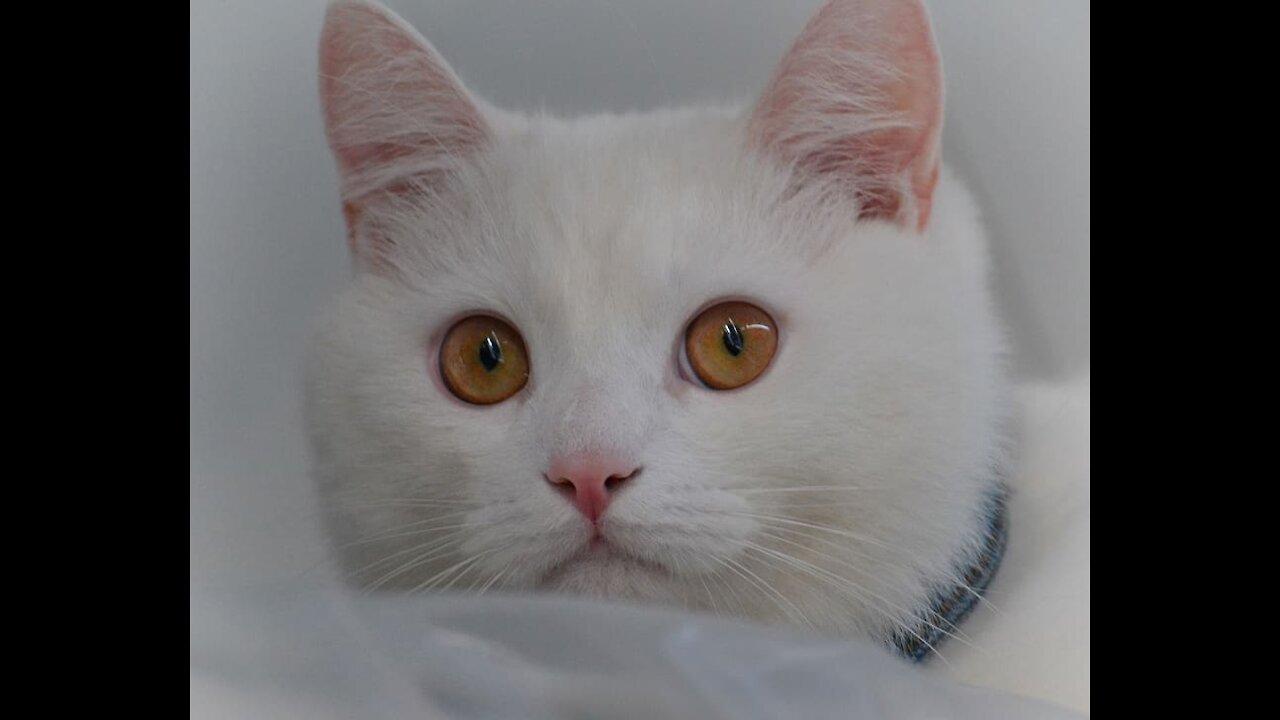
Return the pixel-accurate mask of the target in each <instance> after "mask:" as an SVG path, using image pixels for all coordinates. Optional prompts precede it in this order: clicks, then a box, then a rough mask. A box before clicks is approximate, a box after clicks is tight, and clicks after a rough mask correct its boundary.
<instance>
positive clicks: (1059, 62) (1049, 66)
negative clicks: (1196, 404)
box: [191, 0, 1089, 590]
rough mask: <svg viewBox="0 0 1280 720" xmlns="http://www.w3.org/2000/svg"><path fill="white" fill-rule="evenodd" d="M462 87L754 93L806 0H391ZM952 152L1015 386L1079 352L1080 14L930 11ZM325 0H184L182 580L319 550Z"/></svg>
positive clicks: (1046, 7) (963, 6) (1085, 42)
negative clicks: (1010, 349) (982, 213)
mask: <svg viewBox="0 0 1280 720" xmlns="http://www.w3.org/2000/svg"><path fill="white" fill-rule="evenodd" d="M387 4H388V5H389V6H390V7H392V8H393V9H395V10H396V11H397V12H399V13H400V14H402V15H403V16H404V17H406V18H407V19H408V20H409V21H410V22H411V23H413V24H414V25H415V26H416V27H418V28H419V30H421V31H422V32H423V34H424V35H425V36H426V37H427V38H428V39H430V40H431V41H432V42H433V43H434V44H435V45H436V47H437V48H438V49H439V50H440V51H441V53H442V54H443V55H444V56H445V57H446V58H447V59H448V61H449V62H450V63H451V64H453V66H454V67H455V69H456V70H457V71H458V73H459V75H460V76H461V77H462V78H463V80H464V81H465V82H466V83H467V84H468V86H469V87H470V88H471V89H472V90H473V91H475V92H476V93H477V94H480V95H482V96H484V97H486V98H487V99H489V100H491V101H493V102H496V103H498V104H500V105H505V106H508V107H511V108H514V109H535V108H540V107H545V108H546V109H548V110H550V111H552V112H555V113H560V114H571V113H577V112H588V111H593V110H630V109H646V108H652V107H654V106H657V105H672V104H683V103H687V102H694V101H698V100H716V101H719V100H726V99H743V100H747V99H749V98H750V97H751V96H753V95H754V93H755V92H756V91H757V90H758V89H759V88H760V87H761V86H762V85H763V83H764V82H765V80H766V79H767V77H768V75H769V73H770V71H771V70H772V67H773V64H774V63H775V62H776V61H777V59H778V58H779V57H780V56H781V54H782V52H783V51H784V50H785V48H786V46H787V45H788V44H789V42H790V41H791V39H792V38H793V36H794V35H795V34H796V33H797V32H798V31H799V29H800V28H801V27H802V26H803V24H804V22H805V20H806V19H807V17H808V16H809V14H810V13H811V12H812V11H813V10H814V9H815V8H816V6H817V4H818V2H817V0H797V1H796V2H782V1H779V0H772V1H766V0H646V1H644V2H624V1H623V0H540V1H539V2H501V1H500V0H391V1H390V2H388V3H387ZM929 4H930V8H931V12H932V17H933V20H934V26H935V32H936V34H937V36H938V39H939V43H940V45H941V47H942V57H943V62H944V67H945V70H946V75H947V86H948V97H947V108H946V112H947V120H946V122H947V126H946V133H945V136H944V144H943V149H944V157H945V158H946V159H947V160H948V161H949V162H950V163H951V164H953V165H955V166H957V168H958V169H960V171H961V172H962V174H963V175H965V176H966V178H967V179H968V180H969V182H970V184H971V185H972V186H973V189H974V190H975V191H976V193H977V194H978V196H979V198H980V200H981V201H982V202H983V204H984V207H985V209H986V213H987V220H988V224H989V227H990V229H991V234H992V241H993V253H994V264H995V267H996V271H997V274H996V278H995V285H996V291H997V294H998V298H999V301H1000V306H1001V311H1002V313H1003V315H1004V317H1005V319H1006V321H1007V324H1008V325H1009V326H1010V331H1011V335H1012V338H1013V341H1014V345H1015V349H1016V356H1015V362H1016V368H1015V369H1016V372H1017V373H1018V375H1019V376H1020V377H1022V378H1027V379H1035V380H1044V381H1057V380H1065V379H1068V378H1072V377H1078V376H1083V375H1087V373H1088V365H1089V5H1088V2H1087V1H1086V0H1079V1H1072V0H932V2H930V3H929ZM323 11H324V2H323V0H270V1H265V2H264V1H263V0H222V1H218V2H215V1H214V0H193V2H192V6H191V563H192V575H191V577H192V588H193V590H195V589H197V588H200V587H211V586H227V585H239V586H243V585H246V584H261V583H275V582H280V581H282V580H283V581H288V580H292V579H295V578H297V577H299V576H300V575H302V574H304V572H306V571H307V570H308V569H309V568H311V567H312V566H313V565H314V563H315V562H316V561H318V560H319V559H320V558H321V553H320V550H319V548H320V544H319V536H318V534H317V533H316V531H315V529H314V527H313V525H312V524H311V521H312V519H313V515H314V513H313V511H312V509H311V506H310V486H309V483H308V481H307V477H306V470H307V448H306V442H305V436H304V434H303V431H302V422H301V413H300V408H301V376H300V373H299V367H300V363H301V360H302V358H303V356H304V351H305V345H306V340H307V337H308V334H309V327H310V323H311V322H312V321H313V319H314V318H315V317H316V314H317V312H318V310H319V309H320V308H321V307H323V304H324V303H325V302H326V301H327V300H328V299H329V298H331V297H332V296H333V295H334V294H335V293H336V292H337V291H338V290H339V288H340V287H341V286H342V284H343V282H344V281H345V279H346V277H347V274H348V272H349V266H348V259H347V256H346V246H345V241H344V234H343V226H342V218H341V215H340V212H339V207H338V189H337V177H336V174H335V172H334V168H333V165H332V161H331V159H330V157H329V155H328V150H327V148H326V146H325V141H324V134H323V129H322V126H321V122H320V113H319V103H318V99H317V95H316V88H317V83H316V76H315V73H316V56H317V42H318V38H319V32H320V26H321V21H322V18H323Z"/></svg>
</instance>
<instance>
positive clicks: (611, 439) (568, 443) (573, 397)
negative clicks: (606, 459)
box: [547, 377, 648, 458]
mask: <svg viewBox="0 0 1280 720" xmlns="http://www.w3.org/2000/svg"><path fill="white" fill-rule="evenodd" d="M564 394H565V396H564V397H562V398H560V402H557V403H555V404H554V406H553V408H552V410H551V413H550V415H551V417H548V418H547V421H548V422H547V426H548V430H549V431H550V432H549V433H548V435H549V437H548V438H547V439H548V441H549V442H548V446H549V448H550V450H551V452H552V455H554V456H557V457H570V456H580V455H584V454H586V455H596V454H602V453H603V454H608V455H613V456H617V457H619V458H628V457H631V456H633V455H635V453H636V452H637V451H638V450H639V445H640V443H641V442H642V440H643V437H644V435H645V425H646V424H647V420H648V407H647V403H645V402H643V394H642V393H640V392H637V388H635V387H634V385H633V383H628V382H626V381H625V380H623V379H621V378H619V379H615V380H613V381H610V380H609V379H605V378H600V377H588V378H581V379H579V380H578V381H577V382H572V383H568V384H567V386H566V387H565V388H564Z"/></svg>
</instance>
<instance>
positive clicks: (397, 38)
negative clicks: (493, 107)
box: [320, 0, 492, 256]
mask: <svg viewBox="0 0 1280 720" xmlns="http://www.w3.org/2000/svg"><path fill="white" fill-rule="evenodd" d="M320 99H321V104H322V105H323V108H324V121H325V130H326V132H327V134H328V138H329V147H330V148H331V149H332V150H333V155H334V158H335V159H336V160H337V163H338V171H339V173H340V175H341V179H342V208H343V214H344V215H345V217H346V220H347V230H348V237H349V240H350V243H351V248H352V252H353V253H355V254H356V255H357V256H361V255H364V254H366V253H368V252H369V251H370V250H372V248H363V247H361V244H362V241H361V239H360V237H359V233H358V229H359V227H360V221H361V218H362V217H363V215H364V214H365V213H366V212H367V211H368V209H369V208H370V207H372V206H374V205H376V204H377V203H379V202H381V201H385V200H387V199H390V198H393V197H394V196H395V195H396V194H397V193H399V192H402V191H403V190H404V188H405V187H407V183H409V182H422V181H425V182H428V183H429V182H432V181H435V180H438V179H440V178H441V177H442V176H443V175H446V174H447V173H449V172H450V171H451V170H452V169H453V168H455V167H456V164H457V163H458V162H460V161H464V160H465V158H466V157H467V156H468V155H470V154H472V153H474V152H475V151H477V150H478V149H480V148H481V147H483V146H484V145H485V144H486V143H488V142H489V139H490V138H491V137H492V132H491V131H490V129H489V125H488V123H486V122H485V119H484V116H483V115H482V114H481V113H480V111H479V109H478V108H477V107H476V103H475V102H474V101H473V100H472V99H471V97H470V96H469V94H468V93H467V90H466V88H464V87H463V85H462V83H461V81H459V80H458V77H457V76H456V75H455V74H454V72H453V70H451V69H450V68H449V66H448V64H446V63H445V61H444V60H443V59H442V58H441V57H440V54H439V53H437V52H436V50H435V48H433V47H431V44H430V43H429V42H427V40H426V39H425V38H423V37H422V35H420V34H419V33H418V32H417V31H416V30H414V29H413V28H412V27H411V26H410V25H409V24H408V23H407V22H405V21H404V20H403V19H401V18H400V17H399V16H397V15H396V14H395V13H392V12H391V11H390V10H388V9H386V8H384V7H382V6H381V5H379V4H377V3H374V2H368V1H367V0H336V1H335V2H332V3H330V5H329V8H328V11H327V13H326V14H325V21H324V30H323V31H322V32H321V39H320Z"/></svg>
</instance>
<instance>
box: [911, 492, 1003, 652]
mask: <svg viewBox="0 0 1280 720" xmlns="http://www.w3.org/2000/svg"><path fill="white" fill-rule="evenodd" d="M1007 500H1008V490H1007V489H1006V487H1005V485H1004V483H1003V482H1002V481H1000V480H998V479H997V481H996V483H995V488H994V489H993V490H992V491H991V493H990V494H989V496H988V500H987V502H986V504H985V516H986V521H985V522H986V532H985V534H984V535H985V542H984V544H983V546H982V549H981V550H980V551H979V552H978V554H977V556H976V557H975V558H974V559H973V560H972V561H971V562H970V563H969V564H968V565H967V566H966V567H964V568H961V571H960V572H958V573H957V576H958V577H959V578H960V581H959V582H953V583H949V584H943V585H939V586H938V587H936V588H935V589H934V590H933V592H932V593H931V596H932V598H933V599H932V601H931V602H930V604H929V609H928V610H926V611H925V615H924V618H923V619H921V620H920V621H919V622H918V623H916V627H914V628H912V629H911V630H910V631H909V632H907V633H905V634H904V633H899V634H898V635H896V636H895V637H894V638H893V641H892V645H893V648H894V649H895V650H896V651H897V652H898V653H900V654H901V655H902V656H903V657H905V658H907V659H908V660H910V661H911V662H914V663H922V662H924V661H925V660H927V659H929V658H930V657H932V656H933V655H935V654H936V653H937V647H938V645H939V644H940V643H942V641H944V640H946V639H947V638H948V637H950V636H951V635H953V634H954V633H955V631H956V629H957V628H958V627H959V625H960V623H961V622H962V621H963V620H964V619H965V618H966V617H968V615H969V613H970V612H972V611H973V608H974V607H975V606H976V605H977V604H978V601H979V600H981V599H982V596H983V593H985V592H986V590H987V587H988V586H989V585H990V584H991V579H992V578H993V577H994V576H995V574H996V570H997V569H999V567H1000V561H1001V560H1002V559H1003V558H1004V549H1005V544H1006V543H1007V541H1008V537H1009V528H1008V520H1007V517H1006V516H1007V506H1008V502H1007Z"/></svg>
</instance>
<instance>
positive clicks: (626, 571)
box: [539, 545, 672, 600]
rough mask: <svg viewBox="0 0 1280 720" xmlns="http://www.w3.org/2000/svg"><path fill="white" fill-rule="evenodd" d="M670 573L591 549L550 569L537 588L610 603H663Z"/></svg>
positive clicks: (600, 548)
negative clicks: (633, 601) (646, 600)
mask: <svg viewBox="0 0 1280 720" xmlns="http://www.w3.org/2000/svg"><path fill="white" fill-rule="evenodd" d="M671 580H672V575H671V573H670V572H669V571H668V570H666V569H665V568H662V567H660V566H657V565H654V564H652V563H648V562H645V561H643V560H639V559H637V558H634V557H631V556H628V555H624V554H622V553H619V552H618V551H616V550H612V549H610V548H609V547H608V546H605V545H592V546H591V547H589V548H588V549H587V550H586V551H584V552H583V553H582V554H581V555H579V556H577V557H574V558H572V559H570V560H568V561H566V562H564V563H563V564H561V565H559V566H557V567H556V568H554V569H553V570H552V571H551V572H550V573H549V574H548V575H547V576H546V577H545V578H544V579H543V580H542V582H541V583H539V584H540V586H541V587H542V589H545V590H551V591H554V592H561V593H570V594H574V595H587V596H590V597H599V598H612V599H651V600H658V599H663V598H665V597H667V596H668V595H670V592H669V591H667V590H666V588H668V587H669V586H670V584H671Z"/></svg>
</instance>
